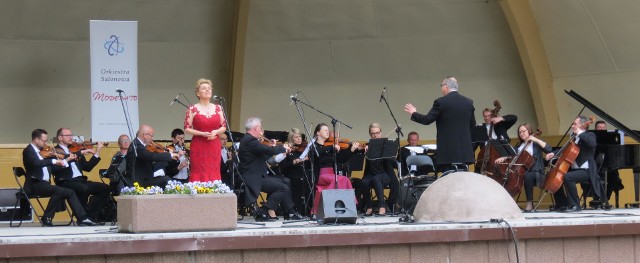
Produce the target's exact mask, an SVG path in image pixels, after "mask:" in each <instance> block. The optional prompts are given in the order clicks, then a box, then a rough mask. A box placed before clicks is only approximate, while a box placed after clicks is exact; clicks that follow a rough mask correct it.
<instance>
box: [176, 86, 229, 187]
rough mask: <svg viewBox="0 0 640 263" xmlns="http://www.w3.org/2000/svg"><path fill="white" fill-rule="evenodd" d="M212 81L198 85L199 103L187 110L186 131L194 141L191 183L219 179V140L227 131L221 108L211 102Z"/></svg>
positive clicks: (192, 145) (192, 146) (192, 144)
mask: <svg viewBox="0 0 640 263" xmlns="http://www.w3.org/2000/svg"><path fill="white" fill-rule="evenodd" d="M211 87H212V84H211V80H208V79H199V80H198V81H197V82H196V96H197V97H198V99H199V100H200V101H199V102H198V103H196V104H194V105H192V106H191V107H189V109H188V110H187V115H186V117H185V119H184V131H185V132H186V133H188V134H191V135H193V137H192V138H191V175H190V176H189V182H208V181H214V180H220V160H221V158H222V156H221V151H220V140H219V139H218V135H219V134H222V133H224V132H226V131H227V128H226V124H225V120H224V115H223V114H222V107H220V105H215V104H213V103H211V96H212V93H213V92H212V90H211Z"/></svg>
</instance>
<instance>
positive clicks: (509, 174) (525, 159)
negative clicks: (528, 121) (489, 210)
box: [498, 128, 542, 196]
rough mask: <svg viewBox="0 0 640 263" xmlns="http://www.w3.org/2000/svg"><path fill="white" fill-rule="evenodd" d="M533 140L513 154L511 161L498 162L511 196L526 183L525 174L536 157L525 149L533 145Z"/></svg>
mask: <svg viewBox="0 0 640 263" xmlns="http://www.w3.org/2000/svg"><path fill="white" fill-rule="evenodd" d="M540 134H542V130H541V129H540V128H538V130H537V132H536V133H534V134H532V135H531V136H539V135H540ZM532 143H533V141H531V140H528V141H527V142H526V143H525V144H524V147H523V148H522V151H520V152H519V153H518V154H516V155H515V156H513V158H512V159H511V161H510V162H509V163H505V164H498V171H499V172H500V175H502V180H503V182H502V186H503V187H504V188H505V190H507V192H508V193H509V194H510V195H511V196H516V195H518V194H519V193H520V191H521V190H522V186H523V184H524V174H525V173H526V172H527V171H528V170H529V169H531V166H533V163H534V162H535V160H536V158H534V157H533V156H532V155H531V154H530V153H529V152H527V151H526V150H525V149H527V147H529V145H531V144H532Z"/></svg>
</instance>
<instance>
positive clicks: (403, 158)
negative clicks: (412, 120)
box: [398, 131, 433, 177]
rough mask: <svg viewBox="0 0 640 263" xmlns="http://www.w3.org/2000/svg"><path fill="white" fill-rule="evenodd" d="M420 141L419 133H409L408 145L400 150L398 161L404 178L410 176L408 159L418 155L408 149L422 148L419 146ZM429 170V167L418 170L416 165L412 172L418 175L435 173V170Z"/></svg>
mask: <svg viewBox="0 0 640 263" xmlns="http://www.w3.org/2000/svg"><path fill="white" fill-rule="evenodd" d="M419 141H420V135H419V134H418V133H417V132H415V131H412V132H409V135H407V145H405V146H403V147H402V148H400V156H398V161H399V162H400V166H401V169H402V176H403V177H404V176H407V175H409V169H408V168H407V158H408V157H409V156H412V155H416V154H418V153H416V152H415V151H412V150H410V149H409V148H407V147H421V146H420V145H418V142H419ZM427 169H428V168H427V167H420V168H418V167H415V165H414V167H411V170H413V171H416V172H417V174H427V173H429V172H432V171H433V170H432V171H429V170H427Z"/></svg>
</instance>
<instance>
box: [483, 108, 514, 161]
mask: <svg viewBox="0 0 640 263" xmlns="http://www.w3.org/2000/svg"><path fill="white" fill-rule="evenodd" d="M482 118H483V119H484V123H483V124H480V125H478V127H482V128H484V130H486V133H487V136H488V139H489V140H499V141H500V142H502V143H505V144H508V143H511V138H509V135H508V134H507V131H508V130H509V129H510V128H511V127H512V126H513V125H514V124H516V122H517V121H518V116H516V115H512V114H507V115H503V116H494V114H493V110H492V109H489V108H485V109H484V110H483V111H482ZM492 125H493V131H491V126H492ZM489 132H491V134H489ZM482 146H484V145H482V144H478V143H476V144H475V145H474V149H477V148H478V147H482ZM478 154H479V153H478ZM482 158H484V156H478V157H477V158H476V160H481V159H482ZM480 169H481V167H480V166H479V165H476V166H475V168H474V172H475V173H480Z"/></svg>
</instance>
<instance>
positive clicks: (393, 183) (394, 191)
mask: <svg viewBox="0 0 640 263" xmlns="http://www.w3.org/2000/svg"><path fill="white" fill-rule="evenodd" d="M399 187H400V183H399V182H398V177H396V176H395V175H393V176H389V200H387V203H388V204H389V206H391V208H392V209H393V207H394V206H395V205H396V204H397V203H398V191H399V189H398V188H399Z"/></svg>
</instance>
